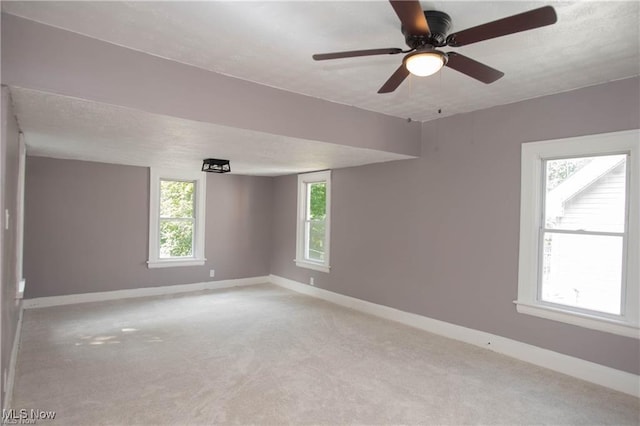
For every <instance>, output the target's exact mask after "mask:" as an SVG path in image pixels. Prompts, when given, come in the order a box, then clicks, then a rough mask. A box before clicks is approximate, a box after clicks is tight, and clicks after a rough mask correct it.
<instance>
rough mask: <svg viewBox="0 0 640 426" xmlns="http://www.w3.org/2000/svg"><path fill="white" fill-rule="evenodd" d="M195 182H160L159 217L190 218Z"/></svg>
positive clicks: (191, 215) (192, 210) (192, 209)
mask: <svg viewBox="0 0 640 426" xmlns="http://www.w3.org/2000/svg"><path fill="white" fill-rule="evenodd" d="M195 187H196V185H195V182H185V181H176V180H161V181H160V217H166V218H192V217H194V216H193V212H194V204H195V203H194V200H195V196H194V190H195Z"/></svg>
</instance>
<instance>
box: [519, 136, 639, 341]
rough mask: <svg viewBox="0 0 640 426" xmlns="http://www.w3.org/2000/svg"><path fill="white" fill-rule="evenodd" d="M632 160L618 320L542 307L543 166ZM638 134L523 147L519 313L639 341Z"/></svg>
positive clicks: (564, 308)
mask: <svg viewBox="0 0 640 426" xmlns="http://www.w3.org/2000/svg"><path fill="white" fill-rule="evenodd" d="M607 154H628V157H627V168H628V177H629V178H628V180H627V206H628V207H627V213H628V214H627V224H626V225H627V228H626V236H627V238H626V247H624V249H623V256H624V260H623V271H622V274H623V283H622V294H621V297H622V306H621V308H622V312H621V314H620V315H611V314H605V313H602V314H599V313H597V312H593V311H587V310H582V309H579V308H572V307H569V306H564V305H558V304H552V303H547V302H543V301H541V300H540V297H539V294H540V292H539V285H540V284H539V282H540V279H539V276H538V275H539V271H540V267H539V264H540V253H541V250H540V249H539V242H540V238H539V234H540V229H541V226H543V225H544V224H543V223H541V222H542V214H541V213H540V212H541V211H542V208H543V201H544V193H543V190H544V188H543V184H542V179H543V178H544V171H543V164H544V161H545V160H548V159H554V158H565V157H580V156H598V155H607ZM639 204H640V130H637V129H636V130H629V131H621V132H613V133H603V134H597V135H588V136H580V137H574V138H566V139H556V140H549V141H542V142H529V143H524V144H522V170H521V195H520V257H519V272H518V299H517V300H516V301H514V303H515V304H516V307H517V311H518V312H520V313H523V314H528V315H534V316H537V317H542V318H546V319H551V320H554V321H560V322H565V323H568V324H573V325H577V326H581V327H585V328H590V329H594V330H599V331H604V332H608V333H613V334H617V335H622V336H627V337H634V338H636V339H638V338H640V327H639V310H640V307H639V305H640V290H639V288H640V283H639V281H640V279H639V276H640V274H639V264H640V224H639V222H640V206H639Z"/></svg>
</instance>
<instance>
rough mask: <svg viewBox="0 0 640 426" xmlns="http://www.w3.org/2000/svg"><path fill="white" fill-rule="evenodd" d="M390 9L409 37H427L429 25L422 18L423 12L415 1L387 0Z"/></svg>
mask: <svg viewBox="0 0 640 426" xmlns="http://www.w3.org/2000/svg"><path fill="white" fill-rule="evenodd" d="M389 3H391V7H393V10H394V11H395V12H396V15H398V18H400V22H402V27H403V28H404V30H405V31H406V32H407V33H409V34H411V35H429V34H430V31H429V24H428V23H427V19H426V18H425V17H424V11H423V10H422V6H420V2H419V1H417V0H412V1H405V0H389Z"/></svg>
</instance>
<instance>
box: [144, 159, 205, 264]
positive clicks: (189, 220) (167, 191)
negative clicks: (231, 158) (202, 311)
mask: <svg viewBox="0 0 640 426" xmlns="http://www.w3.org/2000/svg"><path fill="white" fill-rule="evenodd" d="M205 194H206V175H205V174H204V173H202V172H184V171H180V170H166V169H155V168H152V169H151V172H150V197H149V261H148V262H147V264H148V266H149V268H164V267H171V266H198V265H204V263H205V261H206V259H205V258H204V229H205V203H206V200H205Z"/></svg>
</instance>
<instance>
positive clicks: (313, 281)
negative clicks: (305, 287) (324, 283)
mask: <svg viewBox="0 0 640 426" xmlns="http://www.w3.org/2000/svg"><path fill="white" fill-rule="evenodd" d="M309 284H310V285H316V284H315V278H313V277H311V278H309Z"/></svg>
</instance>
